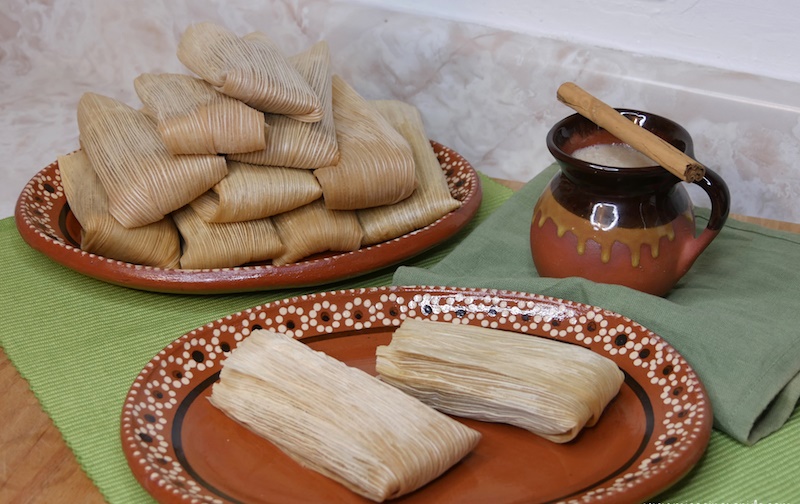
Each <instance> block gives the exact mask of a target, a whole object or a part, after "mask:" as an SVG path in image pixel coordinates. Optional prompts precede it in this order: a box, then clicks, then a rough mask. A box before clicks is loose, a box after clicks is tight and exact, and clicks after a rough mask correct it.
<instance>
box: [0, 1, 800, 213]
mask: <svg viewBox="0 0 800 504" xmlns="http://www.w3.org/2000/svg"><path fill="white" fill-rule="evenodd" d="M200 21H214V22H217V23H220V24H222V25H224V26H226V27H228V28H229V29H231V30H234V31H236V32H237V33H239V34H242V35H243V34H245V33H247V32H249V31H254V30H260V31H264V32H265V33H267V34H269V35H270V36H271V37H272V38H273V39H274V40H275V41H276V42H278V43H279V45H280V46H281V47H282V48H283V49H284V50H285V51H286V53H288V54H292V53H294V52H298V51H300V50H303V49H305V48H306V47H308V46H309V45H311V44H312V43H313V42H315V41H317V40H320V39H325V40H327V41H328V43H329V44H330V47H331V51H332V56H333V65H334V70H335V71H336V72H337V73H338V74H339V75H341V76H342V77H344V78H345V79H347V80H348V81H349V82H350V83H351V84H352V85H353V86H354V87H355V88H356V89H357V90H359V91H360V92H361V93H362V94H363V95H364V96H366V97H367V98H396V99H401V100H405V101H408V102H410V103H412V104H414V105H416V106H417V107H419V108H420V110H421V112H422V115H423V117H424V119H425V122H426V126H427V128H428V133H429V136H430V137H431V138H433V139H436V140H438V141H440V142H442V143H444V144H446V145H448V146H450V147H452V148H454V149H456V150H457V151H459V152H460V153H461V154H462V155H464V156H465V157H466V158H467V159H468V160H469V161H470V162H472V164H473V165H474V166H475V167H476V168H477V169H479V170H481V171H483V172H485V173H487V174H489V175H492V176H497V177H503V178H509V179H516V180H528V179H530V178H531V177H532V176H534V175H535V174H537V173H538V172H539V171H541V170H542V169H543V168H545V167H546V166H547V165H548V164H549V163H550V162H551V161H552V158H551V156H550V155H549V153H548V152H547V149H546V146H545V142H544V139H545V134H546V132H547V131H548V130H549V128H550V127H551V126H552V124H553V123H555V122H556V121H557V120H558V119H560V118H562V117H564V116H566V115H568V114H570V113H571V112H572V111H571V110H570V109H568V108H567V107H566V106H564V105H562V104H560V103H559V102H558V101H557V100H556V98H555V92H556V89H557V88H558V86H559V85H560V84H561V83H562V82H564V81H574V82H576V83H578V84H579V85H581V86H582V87H584V88H585V89H587V90H588V91H590V92H592V93H593V94H595V95H596V96H599V97H601V98H602V99H603V100H604V101H606V102H608V103H610V104H612V105H614V106H618V107H628V108H639V109H642V110H648V111H651V112H654V113H657V114H661V115H665V116H667V117H670V118H672V119H673V120H676V121H677V122H679V123H681V124H683V125H684V126H685V127H686V128H687V129H688V130H689V131H690V133H692V135H693V137H694V139H695V153H696V156H697V158H698V159H700V160H701V161H703V162H704V163H706V164H707V165H708V166H710V167H712V168H713V169H715V170H716V171H718V172H719V173H720V174H721V175H722V176H723V177H724V178H725V179H726V181H727V182H728V184H729V185H730V187H731V193H732V197H733V202H732V206H733V208H732V210H733V211H734V212H738V213H745V214H750V215H757V216H762V217H769V218H774V219H782V220H789V221H794V222H800V206H798V205H796V204H795V201H796V199H797V197H798V196H800V84H798V83H794V82H788V81H780V80H776V79H771V78H767V77H759V76H755V75H747V74H742V73H735V72H730V71H723V70H717V69H714V68H707V67H701V66H698V65H696V64H690V63H686V62H681V61H674V60H666V59H657V58H650V57H643V56H638V55H635V54H630V53H624V52H618V51H613V50H609V49H600V48H595V47H588V46H579V45H576V44H573V43H567V42H564V41H557V40H552V39H545V38H536V37H533V36H530V35H525V34H520V33H513V32H510V31H503V30H499V29H496V28H488V27H483V26H479V25H474V24H469V23H464V22H458V21H448V20H442V19H435V18H432V17H426V16H421V15H415V14H409V13H397V12H392V11H389V10H384V9H381V8H378V7H374V6H368V5H363V4H353V3H349V2H343V1H324V0H274V1H271V2H263V1H257V0H227V1H225V2H222V1H203V2H190V1H189V0H172V1H168V0H140V1H135V2H134V1H130V0H126V1H118V2H106V1H102V0H86V1H79V0H59V1H55V0H36V1H30V0H5V1H4V3H3V4H2V6H0V159H1V160H2V162H3V164H2V166H0V218H2V217H6V216H10V215H12V213H13V205H14V203H15V201H16V198H17V196H18V194H19V193H20V191H21V190H22V187H23V186H24V184H25V183H26V182H27V181H28V180H29V179H30V178H31V177H32V176H33V175H34V174H35V173H36V172H37V171H38V170H39V169H41V168H43V167H44V166H46V165H47V164H49V163H50V162H52V161H53V160H55V158H56V156H57V155H58V154H60V153H66V152H69V151H72V150H74V149H75V148H77V146H78V130H77V123H76V118H75V108H76V104H77V102H78V99H79V98H80V96H81V94H82V93H83V92H85V91H93V92H97V93H100V94H105V95H108V96H112V97H114V98H117V99H120V100H123V101H125V102H126V103H129V104H131V105H133V106H138V105H139V100H138V98H137V97H136V94H135V93H134V90H133V79H134V78H135V77H136V76H138V75H139V74H140V73H143V72H187V70H186V69H185V68H184V67H183V66H182V65H181V64H180V62H179V61H178V60H177V57H176V56H175V51H176V47H177V41H178V39H179V37H180V34H181V33H182V31H183V30H184V29H185V28H186V26H188V25H189V24H191V23H194V22H200ZM692 194H693V197H696V199H697V202H698V204H701V205H706V203H705V201H704V199H703V197H702V196H701V195H700V193H699V192H695V191H693V192H692Z"/></svg>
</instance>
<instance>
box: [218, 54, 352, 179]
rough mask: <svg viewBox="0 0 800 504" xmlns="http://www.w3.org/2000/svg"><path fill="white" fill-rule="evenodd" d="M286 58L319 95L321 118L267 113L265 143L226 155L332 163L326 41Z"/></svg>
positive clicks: (292, 163)
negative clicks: (311, 119) (310, 119)
mask: <svg viewBox="0 0 800 504" xmlns="http://www.w3.org/2000/svg"><path fill="white" fill-rule="evenodd" d="M289 62H290V63H291V64H292V65H293V66H294V67H295V68H296V69H297V71H298V72H300V75H302V76H303V77H304V78H305V79H306V80H307V81H308V83H309V84H310V85H311V87H312V89H313V90H314V91H315V92H316V93H317V95H318V96H319V98H320V100H321V102H322V119H321V120H320V121H318V122H314V123H309V122H301V121H298V120H296V119H294V118H292V117H289V116H284V115H276V114H267V118H266V120H267V122H268V123H269V124H270V131H269V136H268V137H267V141H266V147H265V148H264V149H262V150H258V151H255V152H249V153H246V154H234V155H230V156H228V159H233V160H237V161H244V162H247V163H253V164H259V165H268V166H287V167H292V168H309V169H313V168H321V167H323V166H330V165H334V164H336V162H337V161H338V159H339V148H338V146H337V143H336V127H335V126H334V123H333V103H332V97H331V57H330V50H329V49H328V44H327V43H326V42H324V41H323V42H317V43H316V44H314V45H313V46H311V48H310V49H309V50H308V51H305V52H302V53H300V54H296V55H294V56H292V57H290V58H289Z"/></svg>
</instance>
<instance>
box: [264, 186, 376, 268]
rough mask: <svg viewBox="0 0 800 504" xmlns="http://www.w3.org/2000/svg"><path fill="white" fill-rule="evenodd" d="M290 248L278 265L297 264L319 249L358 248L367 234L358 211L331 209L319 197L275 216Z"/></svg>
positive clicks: (348, 249)
mask: <svg viewBox="0 0 800 504" xmlns="http://www.w3.org/2000/svg"><path fill="white" fill-rule="evenodd" d="M273 219H274V220H275V227H277V229H278V234H279V236H280V238H281V242H283V244H284V246H285V247H286V248H285V250H284V253H283V254H282V255H281V256H279V257H276V258H275V259H273V261H272V263H273V264H275V265H281V264H289V263H293V262H295V261H297V260H299V259H302V258H304V257H307V256H309V255H311V254H315V253H317V252H326V251H329V250H331V251H336V252H347V251H352V250H358V249H359V248H360V247H361V239H362V237H363V235H364V233H363V231H362V230H361V226H360V225H359V224H358V218H357V217H356V214H355V212H353V211H347V210H328V209H327V208H326V207H325V203H324V202H323V201H322V200H321V199H319V200H317V201H314V202H313V203H309V204H308V205H304V206H301V207H300V208H296V209H294V210H291V211H289V212H284V213H282V214H278V215H276V216H275V217H273Z"/></svg>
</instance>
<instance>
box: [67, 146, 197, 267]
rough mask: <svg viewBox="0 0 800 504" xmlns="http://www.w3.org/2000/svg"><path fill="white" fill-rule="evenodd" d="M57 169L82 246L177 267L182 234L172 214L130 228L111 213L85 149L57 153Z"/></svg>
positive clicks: (131, 260) (124, 258) (148, 263)
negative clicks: (79, 229) (79, 230)
mask: <svg viewBox="0 0 800 504" xmlns="http://www.w3.org/2000/svg"><path fill="white" fill-rule="evenodd" d="M58 169H59V171H60V173H61V182H62V183H63V185H64V195H65V196H66V198H67V203H69V206H70V209H71V210H72V213H73V215H75V218H76V219H77V220H78V222H79V223H80V225H81V250H85V251H86V252H91V253H93V254H97V255H101V256H103V257H108V258H111V259H116V260H118V261H125V262H129V263H133V264H142V265H146V266H156V267H160V268H175V267H177V266H178V260H179V259H180V255H181V245H180V236H179V235H178V230H177V228H176V227H175V224H174V223H173V222H172V219H171V218H170V217H165V218H164V219H162V220H160V221H158V222H154V223H152V224H147V225H145V226H140V227H137V228H131V229H128V228H126V227H124V226H123V225H122V224H120V223H119V222H117V220H116V219H114V217H112V216H111V214H110V213H108V198H107V197H106V192H105V189H103V186H102V184H100V179H98V178H97V175H96V174H95V172H94V169H93V168H92V165H91V162H90V161H89V158H88V157H87V156H86V153H85V152H83V151H81V150H78V151H76V152H73V153H71V154H67V155H63V156H58Z"/></svg>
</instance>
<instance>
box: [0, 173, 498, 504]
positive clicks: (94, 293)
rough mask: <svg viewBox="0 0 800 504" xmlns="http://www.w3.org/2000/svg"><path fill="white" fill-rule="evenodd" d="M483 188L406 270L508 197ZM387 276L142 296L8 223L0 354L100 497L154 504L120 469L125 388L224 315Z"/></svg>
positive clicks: (2, 227) (443, 250)
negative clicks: (465, 217) (458, 225)
mask: <svg viewBox="0 0 800 504" xmlns="http://www.w3.org/2000/svg"><path fill="white" fill-rule="evenodd" d="M481 180H482V184H483V194H484V196H483V201H482V204H481V207H480V209H479V210H478V214H477V216H476V217H475V219H474V220H473V221H472V222H471V223H470V224H469V225H468V226H467V227H466V228H465V229H463V230H462V231H461V232H459V233H458V235H457V236H455V237H453V238H451V239H450V240H448V241H447V242H446V243H443V244H441V245H439V246H437V247H435V248H434V249H431V250H429V251H428V252H426V253H424V254H422V255H420V256H418V257H416V258H414V259H412V260H411V261H409V264H413V265H417V266H421V267H426V266H430V265H432V264H435V263H436V262H437V261H438V260H440V259H441V258H442V257H443V256H445V255H446V254H447V253H448V252H449V251H450V250H452V248H453V247H454V246H455V245H456V244H457V243H458V242H459V241H461V240H462V239H463V237H464V236H465V235H467V234H468V233H469V232H470V231H471V230H472V229H473V228H474V227H475V226H476V225H477V224H478V223H479V222H480V221H481V220H483V219H484V218H485V217H486V216H487V215H488V214H489V213H491V211H493V210H494V209H495V208H497V207H498V206H500V205H501V204H502V203H503V202H504V201H505V200H506V199H507V198H508V196H509V194H510V193H511V191H510V190H509V189H507V188H505V187H503V186H500V185H499V184H496V183H494V182H493V181H491V180H490V179H488V178H486V177H484V176H481ZM393 272H394V268H387V269H384V270H382V271H378V272H375V273H373V274H370V275H366V276H363V277H359V278H356V279H353V280H349V281H343V282H339V283H336V284H330V285H325V286H321V287H317V288H304V289H297V290H282V291H272V292H260V293H249V294H236V295H219V296H183V295H173V294H158V293H151V292H143V291H137V290H132V289H127V288H124V287H117V286H114V285H110V284H107V283H104V282H100V281H97V280H93V279H91V278H87V277H85V276H83V275H80V274H77V273H74V272H73V271H71V270H68V269H66V268H64V267H62V266H60V265H58V264H56V263H54V262H52V261H51V260H50V259H48V258H47V257H45V256H44V255H42V254H40V253H38V252H36V251H34V250H33V249H31V248H30V247H28V245H27V244H25V243H24V241H23V240H22V238H21V237H20V236H19V233H18V232H17V230H16V227H15V225H14V221H13V219H11V218H7V219H3V220H0V307H2V310H0V327H2V330H0V345H2V347H3V348H4V349H5V351H6V353H7V355H8V357H9V359H10V360H11V362H12V363H13V364H14V365H15V366H16V368H17V369H18V370H19V372H20V374H21V375H22V376H23V377H24V378H25V379H26V380H28V382H29V383H30V387H31V390H32V391H33V393H34V394H35V395H36V397H37V398H38V400H39V402H40V403H41V405H42V408H43V409H44V411H46V412H47V414H48V415H50V417H51V418H52V419H53V421H54V423H55V425H56V427H58V429H59V430H60V431H61V433H62V435H63V437H64V439H65V441H66V443H67V445H68V446H69V447H70V448H71V449H72V451H73V452H74V453H75V455H76V457H77V459H78V462H79V463H80V465H81V466H82V467H83V468H84V470H85V471H86V473H87V474H88V475H89V477H90V478H91V479H92V480H93V481H94V482H95V484H96V485H97V486H98V488H99V489H100V491H101V493H102V494H103V495H104V496H105V498H106V499H107V500H108V501H109V502H112V503H146V502H152V499H151V498H150V497H149V495H148V494H147V493H146V492H145V491H144V490H143V489H142V487H141V486H139V484H138V482H137V481H136V480H135V479H134V477H133V475H132V474H131V472H130V470H129V468H128V465H127V462H126V460H125V456H124V455H123V453H122V447H121V444H120V440H119V428H120V414H121V412H122V405H123V401H124V398H125V395H126V394H127V392H128V388H129V387H130V386H131V383H133V380H134V378H135V377H136V375H137V374H138V373H139V371H141V370H142V368H143V367H144V366H145V364H147V362H148V361H149V360H150V359H151V358H153V356H154V355H155V354H156V353H158V351H160V350H161V349H162V348H164V347H165V346H166V345H167V344H169V343H170V342H171V341H173V340H175V339H177V338H178V337H180V336H181V335H183V334H185V333H187V332H189V331H191V330H192V329H194V328H196V327H199V326H201V325H203V324H205V323H207V322H210V321H213V320H216V319H218V318H220V317H223V316H225V315H228V314H230V313H235V312H238V311H241V310H243V309H246V308H249V307H252V306H256V305H260V304H264V303H266V302H268V301H271V300H276V299H282V298H285V297H289V296H294V295H298V294H302V293H308V292H315V291H327V290H337V289H344V288H354V287H365V286H377V285H389V283H390V281H391V276H392V273H393ZM0 470H2V468H0Z"/></svg>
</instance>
